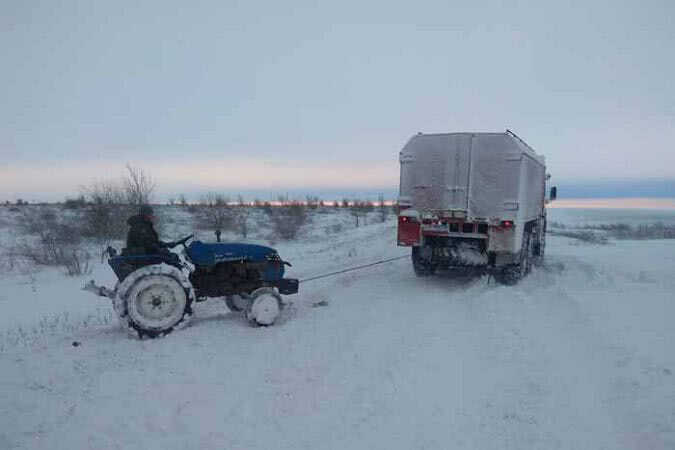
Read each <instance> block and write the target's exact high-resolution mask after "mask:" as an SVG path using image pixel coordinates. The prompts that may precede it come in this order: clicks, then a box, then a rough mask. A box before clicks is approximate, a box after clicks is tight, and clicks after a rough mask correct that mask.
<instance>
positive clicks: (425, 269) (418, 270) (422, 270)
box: [411, 247, 435, 277]
mask: <svg viewBox="0 0 675 450" xmlns="http://www.w3.org/2000/svg"><path fill="white" fill-rule="evenodd" d="M420 253H421V247H413V248H412V253H411V258H412V265H413V270H414V271H415V275H417V276H418V277H428V276H431V275H433V274H434V272H435V271H434V267H433V266H432V265H431V263H429V262H428V261H426V260H425V259H424V258H422V256H421V255H420Z"/></svg>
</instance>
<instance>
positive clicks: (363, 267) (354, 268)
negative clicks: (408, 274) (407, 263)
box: [299, 255, 410, 283]
mask: <svg viewBox="0 0 675 450" xmlns="http://www.w3.org/2000/svg"><path fill="white" fill-rule="evenodd" d="M403 258H410V256H409V255H405V256H397V257H395V258H389V259H383V260H380V261H375V262H373V263H370V264H364V265H362V266H356V267H350V268H348V269H343V270H338V271H336V272H330V273H325V274H323V275H317V276H315V277H310V278H305V279H303V280H300V281H299V282H300V283H305V282H307V281H313V280H318V279H319V278H327V277H332V276H334V275H340V274H341V273H346V272H352V271H354V270H361V269H365V268H367V267H372V266H377V265H378V264H384V263H388V262H392V261H396V260H399V259H403Z"/></svg>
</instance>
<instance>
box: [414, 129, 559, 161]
mask: <svg viewBox="0 0 675 450" xmlns="http://www.w3.org/2000/svg"><path fill="white" fill-rule="evenodd" d="M462 135H463V136H504V137H509V138H511V140H512V141H513V142H515V143H516V145H517V146H518V147H519V148H520V149H521V150H522V151H523V152H524V153H526V154H528V155H529V156H531V157H532V158H533V159H535V160H536V161H537V162H539V163H541V164H542V165H546V162H545V158H544V156H543V155H540V154H538V153H537V152H536V151H535V150H534V149H533V148H532V147H530V145H529V144H528V143H527V142H525V141H524V140H523V139H522V138H521V137H520V136H518V135H517V134H516V133H514V132H513V131H511V130H509V129H508V128H507V129H506V131H502V132H498V131H457V132H450V133H422V132H419V133H417V134H416V135H414V136H412V137H411V138H410V140H409V142H410V141H412V140H414V139H415V138H418V137H422V136H424V137H427V136H428V137H435V136H438V137H440V136H462Z"/></svg>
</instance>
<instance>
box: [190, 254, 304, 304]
mask: <svg viewBox="0 0 675 450" xmlns="http://www.w3.org/2000/svg"><path fill="white" fill-rule="evenodd" d="M187 252H188V254H189V257H190V260H191V261H192V263H193V264H194V265H195V270H194V272H193V273H191V274H190V281H191V282H192V284H193V286H194V287H195V289H196V291H197V292H198V296H199V297H222V296H225V295H233V294H238V293H241V292H252V291H254V290H255V289H258V288H260V287H262V286H265V285H275V286H276V285H277V284H278V283H279V282H281V281H283V277H284V262H283V261H282V260H281V258H280V257H279V255H278V253H277V252H276V250H274V249H273V248H270V247H265V246H263V245H255V244H227V243H209V244H205V243H203V242H201V241H194V242H192V243H191V244H190V245H189V246H188V248H187ZM296 292H297V288H296Z"/></svg>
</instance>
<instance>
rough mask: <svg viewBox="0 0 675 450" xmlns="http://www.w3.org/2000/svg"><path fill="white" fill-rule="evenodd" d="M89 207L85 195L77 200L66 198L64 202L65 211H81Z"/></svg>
mask: <svg viewBox="0 0 675 450" xmlns="http://www.w3.org/2000/svg"><path fill="white" fill-rule="evenodd" d="M85 206H87V199H86V198H85V197H84V195H80V196H79V197H77V198H66V200H65V201H64V202H63V209H81V208H84V207H85Z"/></svg>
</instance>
